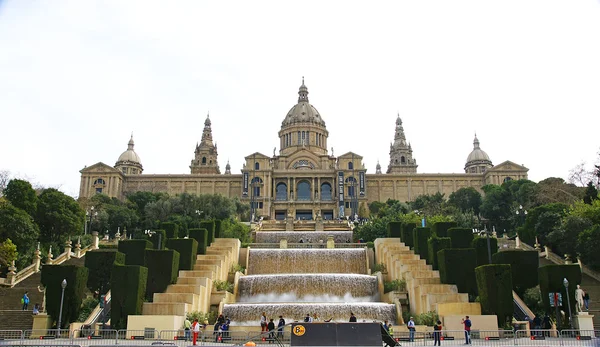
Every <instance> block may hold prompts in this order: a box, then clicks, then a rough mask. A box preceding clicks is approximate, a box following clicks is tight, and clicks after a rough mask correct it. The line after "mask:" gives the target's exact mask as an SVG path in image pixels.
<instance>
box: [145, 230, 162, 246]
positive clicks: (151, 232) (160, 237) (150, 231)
mask: <svg viewBox="0 0 600 347" xmlns="http://www.w3.org/2000/svg"><path fill="white" fill-rule="evenodd" d="M144 234H146V235H148V236H149V237H152V236H154V235H156V231H152V230H150V229H146V230H144ZM161 243H162V234H161V233H158V249H161V248H160V246H161Z"/></svg>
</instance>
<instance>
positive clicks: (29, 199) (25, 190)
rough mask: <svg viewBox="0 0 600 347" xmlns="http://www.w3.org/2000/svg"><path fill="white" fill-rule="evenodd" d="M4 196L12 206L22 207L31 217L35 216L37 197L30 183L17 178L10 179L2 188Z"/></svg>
mask: <svg viewBox="0 0 600 347" xmlns="http://www.w3.org/2000/svg"><path fill="white" fill-rule="evenodd" d="M4 196H5V197H6V199H7V200H8V201H10V203H11V204H12V205H13V206H14V207H16V208H20V209H22V210H23V211H25V212H27V213H28V214H29V215H30V216H32V217H33V216H35V212H36V208H37V199H38V198H37V195H36V194H35V190H34V189H33V187H32V186H31V183H29V182H27V181H23V180H18V179H13V180H10V182H8V185H6V188H5V189H4Z"/></svg>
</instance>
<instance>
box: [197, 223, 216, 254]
mask: <svg viewBox="0 0 600 347" xmlns="http://www.w3.org/2000/svg"><path fill="white" fill-rule="evenodd" d="M200 228H204V229H206V230H207V234H206V235H207V236H206V246H207V247H208V246H210V245H211V244H212V243H213V241H214V240H215V221H213V220H204V221H202V222H200Z"/></svg>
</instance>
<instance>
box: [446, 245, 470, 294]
mask: <svg viewBox="0 0 600 347" xmlns="http://www.w3.org/2000/svg"><path fill="white" fill-rule="evenodd" d="M476 264H477V254H476V253H475V250H474V249H473V248H447V249H442V250H441V251H439V252H438V265H439V268H440V279H441V281H442V283H446V284H456V287H457V288H458V291H459V292H461V293H469V294H470V295H472V296H475V295H477V282H476V281H475V266H476Z"/></svg>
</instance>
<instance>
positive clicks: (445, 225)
mask: <svg viewBox="0 0 600 347" xmlns="http://www.w3.org/2000/svg"><path fill="white" fill-rule="evenodd" d="M456 226H457V224H456V222H437V223H435V224H433V233H435V234H436V235H437V237H448V229H450V228H456Z"/></svg>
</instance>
